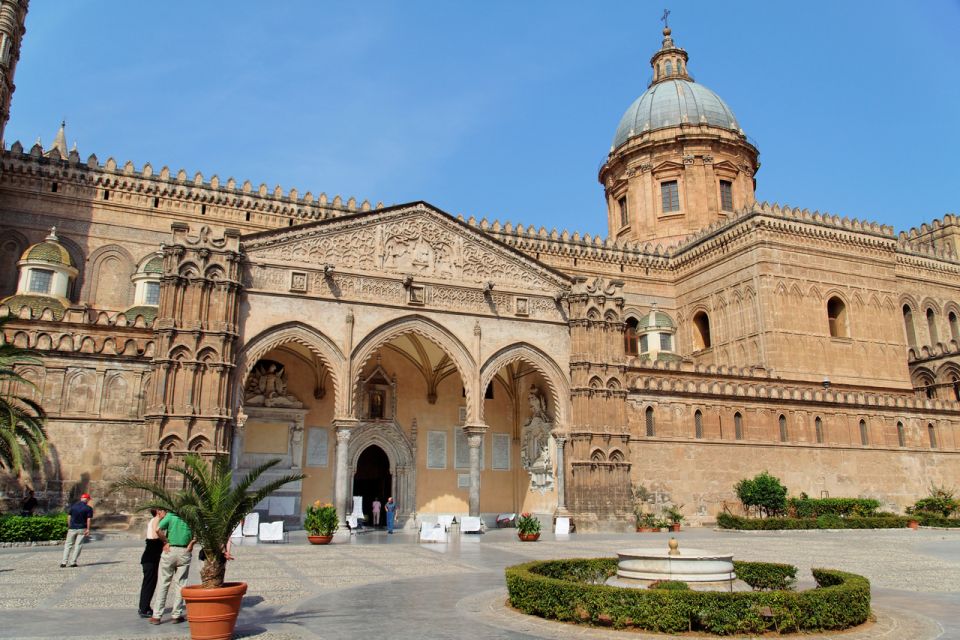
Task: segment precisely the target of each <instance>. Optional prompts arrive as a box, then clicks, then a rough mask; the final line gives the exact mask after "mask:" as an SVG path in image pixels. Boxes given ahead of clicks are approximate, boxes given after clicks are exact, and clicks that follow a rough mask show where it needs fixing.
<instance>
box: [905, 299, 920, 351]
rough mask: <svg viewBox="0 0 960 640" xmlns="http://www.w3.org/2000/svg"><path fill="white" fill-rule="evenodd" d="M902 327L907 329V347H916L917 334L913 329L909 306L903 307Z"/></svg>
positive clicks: (911, 313) (911, 312)
mask: <svg viewBox="0 0 960 640" xmlns="http://www.w3.org/2000/svg"><path fill="white" fill-rule="evenodd" d="M903 325H904V326H905V327H906V329H907V346H908V347H916V346H917V332H916V330H915V329H914V328H913V310H912V309H910V305H908V304H905V305H903Z"/></svg>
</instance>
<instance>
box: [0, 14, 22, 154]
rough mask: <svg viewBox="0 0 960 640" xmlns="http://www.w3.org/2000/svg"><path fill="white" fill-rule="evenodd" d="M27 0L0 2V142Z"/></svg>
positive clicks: (7, 114) (6, 115)
mask: <svg viewBox="0 0 960 640" xmlns="http://www.w3.org/2000/svg"><path fill="white" fill-rule="evenodd" d="M28 4H29V0H0V141H2V140H3V132H4V130H5V129H6V128H7V120H9V119H10V99H11V98H12V97H13V91H14V89H16V86H14V84H13V75H14V73H15V71H16V68H17V62H18V61H19V60H20V43H21V42H22V41H23V34H24V33H26V30H27V29H26V27H25V26H24V23H25V22H26V19H27V5H28Z"/></svg>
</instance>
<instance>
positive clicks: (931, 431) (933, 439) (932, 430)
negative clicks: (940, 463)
mask: <svg viewBox="0 0 960 640" xmlns="http://www.w3.org/2000/svg"><path fill="white" fill-rule="evenodd" d="M927 435H928V436H930V448H931V449H936V448H937V429H936V427H934V426H933V424H928V425H927Z"/></svg>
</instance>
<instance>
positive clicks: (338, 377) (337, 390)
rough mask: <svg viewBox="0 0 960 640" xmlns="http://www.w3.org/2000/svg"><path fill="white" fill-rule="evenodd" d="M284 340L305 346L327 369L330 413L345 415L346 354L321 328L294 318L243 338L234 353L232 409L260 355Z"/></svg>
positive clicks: (239, 401) (241, 397) (235, 406)
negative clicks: (331, 403) (331, 390)
mask: <svg viewBox="0 0 960 640" xmlns="http://www.w3.org/2000/svg"><path fill="white" fill-rule="evenodd" d="M288 342H295V343H297V344H299V345H302V346H304V347H306V348H307V349H309V350H310V351H311V352H312V353H313V354H314V355H316V356H317V358H319V359H320V361H321V362H322V363H323V365H324V366H325V367H326V368H327V369H328V370H329V372H330V378H331V380H332V381H333V385H334V416H345V415H346V408H347V403H346V401H345V398H346V387H347V385H346V384H344V382H343V381H344V380H345V379H346V375H347V374H346V368H347V364H346V358H345V357H344V356H343V353H342V352H341V351H340V348H339V347H338V346H337V345H336V344H335V343H334V342H333V340H331V339H330V338H328V337H327V336H326V335H325V334H324V333H323V332H321V331H319V330H318V329H315V328H313V327H311V326H309V325H306V324H304V323H302V322H298V321H294V322H287V323H284V324H279V325H276V326H273V327H270V328H269V329H264V330H263V331H261V332H260V333H258V334H257V335H256V336H255V337H253V338H252V339H250V340H249V341H247V343H246V344H245V345H244V346H243V348H242V349H241V350H240V353H239V354H238V355H237V366H236V368H235V369H234V375H233V402H232V404H231V406H232V407H233V408H234V409H236V408H237V407H239V406H240V404H241V403H242V401H243V387H244V382H245V381H246V379H247V376H248V375H250V371H251V370H252V369H253V366H254V365H255V364H256V363H257V361H258V360H260V358H262V357H263V356H264V355H266V354H267V353H268V352H270V351H272V350H273V349H275V348H277V347H279V346H282V345H284V344H286V343H288Z"/></svg>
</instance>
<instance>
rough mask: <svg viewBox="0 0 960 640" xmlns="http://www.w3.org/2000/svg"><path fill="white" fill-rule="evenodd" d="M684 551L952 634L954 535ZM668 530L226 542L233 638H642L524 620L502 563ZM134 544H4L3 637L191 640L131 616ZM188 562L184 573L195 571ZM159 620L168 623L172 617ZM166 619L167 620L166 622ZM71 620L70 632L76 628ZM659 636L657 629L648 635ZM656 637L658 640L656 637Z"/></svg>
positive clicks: (959, 591) (0, 583) (760, 538)
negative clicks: (814, 574) (832, 583)
mask: <svg viewBox="0 0 960 640" xmlns="http://www.w3.org/2000/svg"><path fill="white" fill-rule="evenodd" d="M674 535H675V536H676V537H677V538H678V540H680V544H681V550H682V549H683V547H684V546H690V547H697V548H706V549H712V550H716V551H729V552H732V553H733V554H734V557H735V558H738V559H751V560H767V561H778V562H791V563H793V564H795V565H797V566H798V567H799V568H800V574H801V576H802V581H801V586H804V587H806V586H811V585H812V579H811V578H810V574H809V569H810V567H812V566H824V567H833V568H839V569H843V570H846V571H852V572H854V573H860V574H863V575H865V576H867V577H868V578H869V579H870V581H871V583H872V585H873V589H874V605H875V608H876V609H877V614H878V616H877V618H878V619H877V622H876V623H875V625H874V626H873V627H871V628H870V629H864V630H861V631H860V632H858V633H857V635H852V634H844V635H843V637H844V638H850V639H852V638H860V637H862V638H874V637H876V638H917V639H920V638H937V637H942V638H960V532H952V531H932V530H922V531H919V532H913V531H907V530H887V531H838V532H823V531H816V532H807V531H798V532H743V533H734V532H720V531H714V530H709V529H690V530H686V531H682V532H680V533H678V534H674ZM669 537H670V534H665V533H662V534H635V535H615V534H591V535H583V534H574V535H572V536H570V537H569V538H568V539H559V540H558V539H553V537H552V536H544V538H543V539H541V540H540V541H539V542H536V543H521V542H519V541H518V540H517V539H516V536H515V533H514V531H513V530H502V531H490V532H488V533H486V534H485V535H483V536H463V537H460V536H459V535H458V534H457V533H456V531H455V530H454V532H453V533H452V534H451V536H450V542H449V543H447V544H423V545H421V544H417V542H416V539H415V538H414V536H413V535H412V534H405V533H400V534H398V535H395V536H389V537H388V536H387V535H385V534H384V533H382V532H374V533H370V534H366V535H362V536H357V537H353V538H347V537H343V538H339V539H338V540H337V541H336V542H335V543H334V544H332V545H329V546H326V547H312V546H310V545H308V544H307V543H306V540H305V538H304V536H303V533H302V532H294V533H292V534H291V535H290V541H289V543H287V544H276V545H273V544H271V545H266V544H264V545H257V544H255V543H251V542H249V541H245V542H244V543H243V544H240V545H237V546H235V555H236V556H237V560H236V561H234V562H231V563H230V566H229V568H228V574H227V576H228V579H229V580H242V581H245V582H248V583H249V585H250V588H249V591H248V594H247V596H246V597H245V598H244V609H243V611H242V612H241V617H240V622H239V624H238V637H255V638H261V639H263V640H282V639H287V638H290V639H310V638H343V637H347V636H367V635H373V634H376V635H382V634H384V633H389V634H390V637H391V640H393V639H394V638H462V637H463V631H464V629H465V628H469V629H470V633H469V637H470V638H471V640H472V639H473V638H532V637H556V636H557V635H558V634H560V633H564V634H566V635H577V636H578V637H588V638H593V637H595V638H611V637H614V636H620V637H629V638H641V637H647V636H646V635H644V634H637V633H630V635H629V636H625V635H624V634H623V633H618V632H612V631H609V630H604V629H594V628H588V627H576V628H571V627H569V626H568V625H561V626H559V627H558V624H559V623H553V622H546V621H540V620H531V619H529V618H527V617H526V616H522V615H520V614H517V613H516V612H513V611H511V610H509V609H507V608H505V607H504V606H503V602H504V599H505V590H504V581H503V568H504V567H505V566H508V565H510V564H515V563H518V562H522V561H524V560H527V559H545V558H559V557H599V556H609V555H613V553H614V552H615V551H616V549H621V548H626V547H657V548H659V547H661V546H663V547H665V546H666V543H667V540H668V538H669ZM141 544H142V542H141V541H139V540H137V539H136V538H133V537H119V536H111V537H105V538H102V539H99V540H93V541H91V542H88V543H87V544H86V545H85V546H84V550H83V553H82V555H81V557H80V564H81V566H80V567H78V568H76V569H69V568H68V569H60V568H59V566H58V565H59V559H60V552H61V550H60V548H59V547H15V548H6V549H0V638H24V639H26V638H62V637H70V638H71V640H80V639H82V638H84V637H90V638H111V639H113V638H138V639H143V638H165V639H169V638H181V637H183V638H186V637H188V633H189V631H188V629H187V628H186V627H185V626H181V625H172V624H169V623H168V622H166V621H165V623H164V624H163V625H160V626H151V625H148V624H147V623H146V621H144V620H141V619H140V618H138V617H137V614H136V599H137V593H138V591H139V585H140V565H139V557H140V552H141ZM198 572H199V562H198V561H197V560H196V558H195V559H194V565H193V567H192V576H193V578H194V580H191V583H192V582H195V581H196V578H197V577H198V575H199V573H198ZM167 619H168V618H167ZM167 619H165V620H167ZM78 624H79V627H78ZM649 637H654V636H649ZM656 637H663V636H656Z"/></svg>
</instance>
